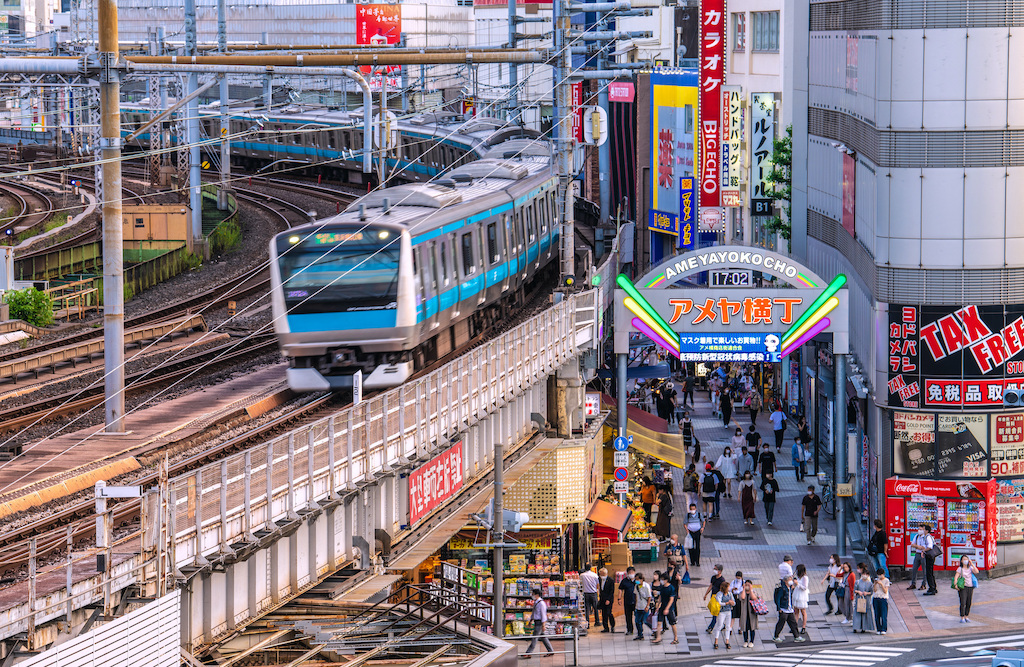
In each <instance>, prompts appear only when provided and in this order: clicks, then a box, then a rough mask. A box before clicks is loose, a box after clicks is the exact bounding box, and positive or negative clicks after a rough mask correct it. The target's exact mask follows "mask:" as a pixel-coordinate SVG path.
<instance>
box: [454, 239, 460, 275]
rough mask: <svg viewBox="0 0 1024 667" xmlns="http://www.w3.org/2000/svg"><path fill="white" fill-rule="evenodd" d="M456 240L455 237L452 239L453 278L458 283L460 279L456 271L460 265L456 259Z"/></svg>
mask: <svg viewBox="0 0 1024 667" xmlns="http://www.w3.org/2000/svg"><path fill="white" fill-rule="evenodd" d="M454 238H455V237H454V236H453V237H452V239H453V240H452V278H454V279H455V281H456V282H458V280H459V277H458V276H457V275H456V271H458V269H457V268H456V267H457V266H458V265H459V263H458V261H457V260H456V258H455V241H454Z"/></svg>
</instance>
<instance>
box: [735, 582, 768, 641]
mask: <svg viewBox="0 0 1024 667" xmlns="http://www.w3.org/2000/svg"><path fill="white" fill-rule="evenodd" d="M736 606H737V607H739V609H740V630H742V631H743V648H754V636H755V635H756V634H757V620H758V619H757V617H758V616H765V615H767V614H768V603H767V602H765V601H764V600H762V599H761V598H760V597H758V595H757V593H756V592H755V591H754V582H752V581H751V580H750V579H747V580H746V581H744V582H743V590H742V591H741V592H740V594H739V597H738V599H737V602H736Z"/></svg>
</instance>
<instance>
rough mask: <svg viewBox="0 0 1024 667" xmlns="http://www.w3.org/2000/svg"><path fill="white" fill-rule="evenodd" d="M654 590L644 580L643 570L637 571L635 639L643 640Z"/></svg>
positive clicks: (636, 640)
mask: <svg viewBox="0 0 1024 667" xmlns="http://www.w3.org/2000/svg"><path fill="white" fill-rule="evenodd" d="M653 594H654V592H653V591H652V590H651V585H650V584H649V583H647V582H646V581H644V574H643V572H637V573H636V611H635V612H633V613H634V614H636V637H635V638H634V639H633V641H635V642H638V641H643V638H644V623H645V622H646V620H647V614H648V613H649V612H648V607H650V605H651V596H652V595H653Z"/></svg>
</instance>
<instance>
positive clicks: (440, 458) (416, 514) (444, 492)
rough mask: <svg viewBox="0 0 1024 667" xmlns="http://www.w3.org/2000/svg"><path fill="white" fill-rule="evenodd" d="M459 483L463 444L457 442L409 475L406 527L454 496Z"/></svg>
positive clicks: (461, 480)
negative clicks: (407, 522)
mask: <svg viewBox="0 0 1024 667" xmlns="http://www.w3.org/2000/svg"><path fill="white" fill-rule="evenodd" d="M462 482H463V475H462V442H457V443H456V444H454V445H452V446H451V447H449V448H448V449H447V450H445V451H444V452H442V453H441V454H438V455H437V456H435V457H434V458H432V459H430V461H428V462H427V463H425V464H423V465H421V466H420V467H419V468H417V469H416V470H414V471H413V472H412V474H411V475H409V525H410V526H414V525H416V522H417V521H419V520H420V519H422V518H423V517H425V516H426V515H427V514H430V512H431V511H432V510H433V509H434V508H435V507H437V506H438V505H440V504H441V503H443V502H444V501H446V500H448V499H449V498H451V497H452V496H454V495H455V493H456V492H457V491H458V490H459V489H461V488H462Z"/></svg>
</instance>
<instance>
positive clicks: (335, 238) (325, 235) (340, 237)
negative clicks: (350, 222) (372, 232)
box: [313, 232, 363, 245]
mask: <svg viewBox="0 0 1024 667" xmlns="http://www.w3.org/2000/svg"><path fill="white" fill-rule="evenodd" d="M362 240H363V233H362V232H321V233H319V234H314V235H313V243H315V244H317V245H334V244H335V243H345V242H346V241H362Z"/></svg>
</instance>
